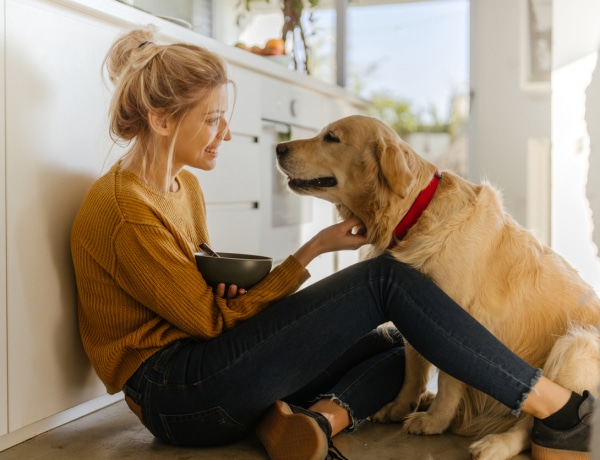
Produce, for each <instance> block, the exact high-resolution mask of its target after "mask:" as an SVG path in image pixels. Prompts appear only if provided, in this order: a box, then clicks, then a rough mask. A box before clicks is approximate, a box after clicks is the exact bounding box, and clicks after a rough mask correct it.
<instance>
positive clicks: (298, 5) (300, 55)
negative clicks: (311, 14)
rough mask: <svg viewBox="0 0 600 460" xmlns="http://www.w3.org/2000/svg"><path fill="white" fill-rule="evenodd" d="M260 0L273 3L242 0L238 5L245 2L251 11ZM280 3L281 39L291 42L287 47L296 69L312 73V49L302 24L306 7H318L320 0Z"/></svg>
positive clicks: (284, 0)
mask: <svg viewBox="0 0 600 460" xmlns="http://www.w3.org/2000/svg"><path fill="white" fill-rule="evenodd" d="M258 2H263V3H271V0H240V2H239V3H238V7H239V6H240V5H242V4H243V5H244V7H245V9H246V11H250V8H251V5H252V3H258ZM279 4H280V8H281V12H282V13H283V27H282V28H281V39H282V40H284V42H286V43H291V46H288V47H287V48H288V49H290V50H291V52H292V58H293V60H294V69H296V70H299V71H303V72H306V73H310V72H309V66H308V57H309V52H310V49H309V46H308V44H307V43H306V35H305V33H304V26H303V25H302V13H303V11H304V8H305V7H309V8H315V7H317V6H318V4H319V0H279ZM238 22H239V21H238Z"/></svg>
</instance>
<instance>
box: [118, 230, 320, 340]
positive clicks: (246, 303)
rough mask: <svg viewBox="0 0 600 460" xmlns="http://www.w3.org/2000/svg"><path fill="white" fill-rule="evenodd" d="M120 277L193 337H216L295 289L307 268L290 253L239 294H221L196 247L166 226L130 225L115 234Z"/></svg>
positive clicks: (143, 301) (124, 284)
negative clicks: (197, 256) (216, 291)
mask: <svg viewBox="0 0 600 460" xmlns="http://www.w3.org/2000/svg"><path fill="white" fill-rule="evenodd" d="M114 247H115V252H116V256H117V257H116V260H117V263H116V267H115V271H116V273H115V279H116V281H117V283H118V284H119V285H120V286H121V287H122V289H123V290H125V291H126V292H127V293H128V294H129V295H130V296H131V297H133V298H135V299H136V300H137V301H138V302H139V303H141V304H142V305H144V306H145V307H146V308H148V309H150V310H151V311H153V312H154V313H156V314H157V315H158V316H160V317H162V318H164V319H165V320H166V321H168V322H169V323H171V324H173V325H174V326H175V327H177V328H179V329H181V330H183V331H185V332H186V333H188V334H190V335H191V336H193V337H196V338H201V339H208V338H212V337H216V336H218V335H219V334H221V333H222V332H223V331H224V330H227V329H230V328H232V327H233V326H235V325H236V324H238V323H239V322H241V321H244V320H246V319H248V318H250V317H252V316H254V315H255V314H256V313H258V312H259V311H261V310H262V309H264V308H265V307H267V306H268V305H269V304H271V303H272V302H274V301H276V300H278V299H281V298H282V297H285V296H287V295H289V294H291V293H292V292H294V291H296V290H297V289H298V288H299V286H300V285H301V284H302V283H303V282H304V281H305V280H306V279H307V278H308V272H307V271H306V270H305V269H304V267H302V266H301V265H300V263H299V262H298V261H296V259H294V258H293V257H289V258H288V259H287V260H286V261H284V262H283V263H282V264H281V265H279V266H278V267H276V268H275V269H273V270H272V271H271V273H270V274H269V275H268V276H267V277H266V278H265V279H264V280H263V281H262V282H261V283H259V284H258V285H256V286H255V287H253V288H252V289H251V290H249V292H248V293H247V294H245V295H242V296H238V297H237V298H235V299H223V298H219V297H217V296H216V295H215V294H214V293H213V290H212V288H211V287H210V286H208V285H207V284H206V282H205V281H204V278H203V277H202V275H201V274H200V272H199V271H198V269H197V268H196V263H195V260H194V256H193V252H192V251H191V250H190V249H189V247H186V246H185V245H184V244H183V245H182V244H181V242H180V241H177V238H176V237H175V236H174V235H173V234H172V233H171V232H169V231H168V230H167V229H166V228H164V227H158V226H149V225H134V224H125V225H124V226H123V227H122V228H121V229H120V231H119V232H118V233H117V234H116V236H115V242H114Z"/></svg>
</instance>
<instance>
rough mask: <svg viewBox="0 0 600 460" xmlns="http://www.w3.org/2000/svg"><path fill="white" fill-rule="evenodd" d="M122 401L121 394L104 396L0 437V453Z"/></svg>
mask: <svg viewBox="0 0 600 460" xmlns="http://www.w3.org/2000/svg"><path fill="white" fill-rule="evenodd" d="M122 399H123V393H117V394H116V395H104V396H100V397H98V398H94V399H92V400H90V401H87V402H85V403H83V404H79V405H78V406H75V407H72V408H71V409H68V410H66V411H63V412H60V413H58V414H56V415H53V416H51V417H48V418H45V419H44V420H40V421H39V422H36V423H32V424H31V425H27V426H25V427H23V428H20V429H18V430H16V431H13V432H10V433H7V434H5V435H2V436H0V452H1V451H3V450H6V449H8V448H10V447H13V446H16V445H17V444H20V443H22V442H24V441H27V440H28V439H31V438H34V437H35V436H37V435H40V434H42V433H45V432H46V431H50V430H52V429H53V428H57V427H59V426H61V425H64V424H66V423H69V422H72V421H73V420H77V419H78V418H81V417H83V416H85V415H88V414H91V413H92V412H95V411H97V410H99V409H102V408H104V407H107V406H110V405H111V404H114V403H115V402H117V401H120V400H122Z"/></svg>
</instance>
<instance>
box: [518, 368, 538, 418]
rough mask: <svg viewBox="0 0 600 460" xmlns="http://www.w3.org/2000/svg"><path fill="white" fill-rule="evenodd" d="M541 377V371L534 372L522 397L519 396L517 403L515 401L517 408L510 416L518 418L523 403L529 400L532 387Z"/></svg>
mask: <svg viewBox="0 0 600 460" xmlns="http://www.w3.org/2000/svg"><path fill="white" fill-rule="evenodd" d="M542 375H543V371H542V370H541V369H537V370H536V372H535V375H534V376H533V378H532V379H531V383H530V385H529V389H528V390H527V391H526V392H525V393H523V396H521V399H520V400H519V401H517V408H516V409H513V410H512V414H513V415H514V416H515V417H518V416H519V415H521V411H522V410H523V405H524V404H525V401H526V400H527V398H529V395H530V394H531V392H532V391H534V387H535V386H536V385H537V383H538V382H539V381H540V379H541V378H542Z"/></svg>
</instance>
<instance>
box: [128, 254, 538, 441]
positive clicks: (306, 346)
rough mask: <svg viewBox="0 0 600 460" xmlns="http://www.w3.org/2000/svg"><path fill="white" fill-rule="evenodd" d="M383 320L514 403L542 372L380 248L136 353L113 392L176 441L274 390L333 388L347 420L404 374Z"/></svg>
mask: <svg viewBox="0 0 600 460" xmlns="http://www.w3.org/2000/svg"><path fill="white" fill-rule="evenodd" d="M386 321H392V322H393V323H394V325H395V326H396V327H397V328H398V330H399V331H400V332H401V334H402V336H403V337H404V338H405V339H406V340H407V341H408V342H409V343H410V344H411V345H412V346H413V347H414V348H415V349H416V350H417V351H419V353H421V354H422V355H423V356H424V357H425V358H426V359H427V360H429V361H430V362H431V363H433V364H434V365H435V366H437V367H438V368H440V369H441V370H443V371H444V372H446V373H448V374H450V375H452V376H453V377H455V378H457V379H459V380H461V381H463V382H465V383H466V384H468V385H471V386H473V387H475V388H477V389H479V390H481V391H483V392H484V393H487V394H488V395H490V396H492V397H493V398H495V399H497V400H498V401H500V402H502V403H504V404H505V405H506V406H508V407H510V408H512V409H513V410H514V411H515V412H517V413H518V412H519V411H520V409H521V406H522V404H523V401H524V400H525V398H526V397H527V395H528V394H529V392H530V391H531V388H532V387H533V385H534V384H535V383H536V382H537V380H538V379H539V377H540V375H541V371H540V370H538V369H535V368H533V367H531V366H530V365H529V364H527V363H526V362H525V361H523V360H522V359H521V358H519V357H517V356H516V355H515V354H513V353H512V352H511V351H510V350H509V349H508V348H506V347H505V346H504V345H502V344H501V343H500V342H499V341H498V340H497V339H496V338H495V337H494V336H493V335H492V334H491V333H490V332H488V331H487V329H485V328H484V327H483V326H481V325H480V324H479V323H478V322H477V321H476V320H475V319H473V318H472V317H471V316H470V315H469V314H468V313H466V312H465V311H464V310H463V309H462V308H461V307H460V306H458V305H457V304H456V303H455V302H454V301H452V299H450V298H449V297H448V296H447V295H446V294H445V293H444V292H443V291H442V290H440V289H439V288H438V287H437V286H436V285H435V284H434V283H433V282H432V281H431V280H430V279H429V278H427V277H426V276H425V275H423V274H421V273H419V272H418V271H416V270H414V269H412V268H410V267H408V266H407V265H404V264H402V263H399V262H397V261H395V260H393V259H392V258H391V257H389V256H386V255H384V256H380V257H377V258H375V259H371V260H367V261H364V262H360V263H357V264H355V265H353V266H351V267H348V268H346V269H344V270H341V271H339V272H338V273H336V274H334V275H332V276H330V277H328V278H326V279H324V280H322V281H320V282H318V283H315V284H313V285H311V286H309V287H307V288H305V289H302V290H300V291H298V292H297V293H295V294H293V295H291V296H289V297H287V298H285V299H282V300H281V301H279V302H277V303H276V304H274V305H272V306H270V307H269V308H267V309H265V310H264V311H262V312H261V313H259V314H257V315H256V316H255V317H253V318H251V319H250V320H248V321H245V322H244V323H241V324H239V325H237V326H236V327H235V328H233V329H232V330H229V331H227V332H225V333H223V334H221V335H220V336H219V337H217V338H215V339H213V340H209V341H202V342H198V341H193V340H191V339H190V340H182V341H178V342H176V343H173V344H171V345H169V346H167V347H165V348H164V349H162V350H161V351H159V352H158V353H156V354H155V355H153V356H152V357H151V358H150V359H149V360H147V361H146V362H145V363H144V364H142V366H140V368H139V369H138V370H137V372H136V373H135V374H134V375H133V376H132V377H131V378H130V379H129V380H128V382H127V384H126V386H125V388H124V392H125V393H126V394H127V395H129V396H130V397H131V398H132V399H133V400H134V401H135V402H136V403H138V404H139V405H140V406H141V407H142V413H143V419H144V424H145V425H146V427H147V428H148V429H149V430H150V432H152V433H153V434H154V436H156V437H157V438H158V439H161V440H163V441H165V442H168V443H171V444H175V445H189V446H192V445H193V446H210V445H218V444H227V443H231V442H236V441H238V440H240V439H241V438H242V437H244V436H245V435H246V434H247V433H248V432H250V431H251V430H252V429H253V427H254V425H255V424H256V422H257V420H258V419H259V418H260V416H261V415H262V414H263V413H264V412H265V410H266V409H267V408H268V407H269V406H270V405H271V404H272V403H273V402H274V401H276V400H278V399H288V400H290V401H294V402H298V401H304V404H305V405H306V404H308V403H309V401H310V400H312V399H315V398H316V399H319V398H321V397H330V396H333V397H335V398H336V399H337V400H338V401H339V402H340V403H341V404H342V405H344V406H345V407H348V408H349V409H350V411H351V415H352V418H353V421H354V422H357V421H360V420H361V419H364V418H366V417H368V416H370V415H372V414H373V413H375V412H376V411H377V410H378V409H379V408H381V407H382V406H383V405H384V404H386V403H387V402H389V401H391V400H392V399H393V398H394V397H395V395H396V394H397V392H398V391H399V389H400V387H401V385H402V380H403V369H404V355H403V349H402V345H401V341H400V342H396V341H389V340H385V338H384V337H382V336H381V335H380V334H379V333H378V332H377V331H376V330H375V329H376V328H377V326H378V325H380V324H382V323H384V322H386Z"/></svg>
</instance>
